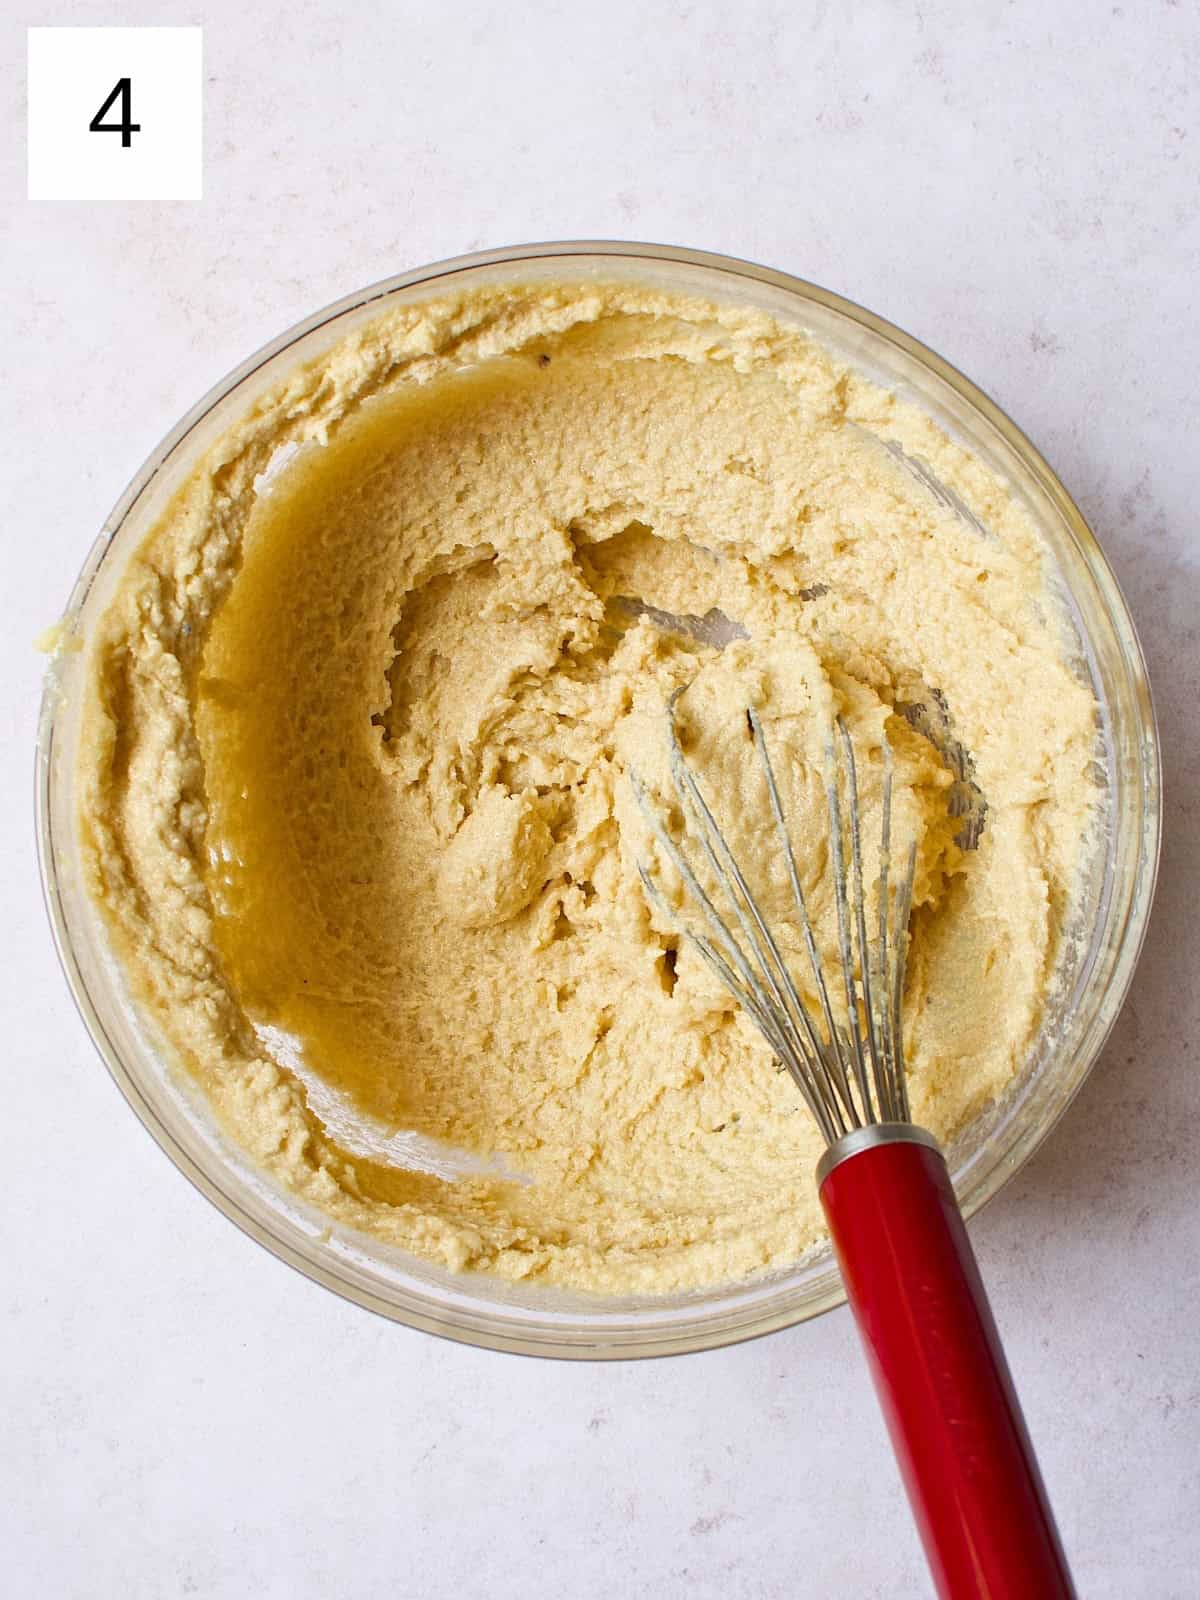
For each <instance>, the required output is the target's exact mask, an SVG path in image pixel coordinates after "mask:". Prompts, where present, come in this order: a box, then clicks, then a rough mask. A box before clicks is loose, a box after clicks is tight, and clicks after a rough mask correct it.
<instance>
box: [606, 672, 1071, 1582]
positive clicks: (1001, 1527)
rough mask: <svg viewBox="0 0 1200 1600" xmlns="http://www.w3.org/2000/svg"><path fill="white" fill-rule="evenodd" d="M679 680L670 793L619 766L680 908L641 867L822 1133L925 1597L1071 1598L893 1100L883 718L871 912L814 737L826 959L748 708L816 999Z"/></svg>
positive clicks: (896, 1006) (830, 773)
mask: <svg viewBox="0 0 1200 1600" xmlns="http://www.w3.org/2000/svg"><path fill="white" fill-rule="evenodd" d="M680 692H681V691H676V693H675V695H674V696H672V698H671V700H670V702H669V703H668V707H667V730H668V731H667V743H668V754H669V758H670V787H671V789H672V790H673V797H674V799H673V802H671V801H668V804H667V809H666V811H665V813H664V812H663V811H662V810H660V808H659V807H658V806H656V804H655V802H654V800H653V798H652V797H651V795H650V793H649V791H648V790H647V788H646V786H645V784H644V783H643V781H642V780H641V778H640V777H639V776H638V775H637V774H636V773H634V772H631V773H630V780H631V783H632V786H633V792H634V795H635V796H636V798H637V803H638V806H639V807H640V809H641V812H642V814H643V816H644V817H645V819H646V822H647V823H648V824H649V828H650V831H651V834H652V836H653V838H654V839H655V840H656V841H657V844H658V846H659V848H660V850H661V852H662V855H663V856H664V857H665V859H666V861H667V862H669V863H670V865H671V866H672V867H673V868H674V870H675V872H676V873H677V874H678V876H679V878H680V880H681V882H682V884H683V887H684V890H685V891H686V893H685V896H684V898H685V900H686V902H688V903H689V904H690V907H691V914H690V917H689V916H685V915H682V914H681V913H679V912H677V911H676V910H675V909H674V908H673V907H672V904H671V903H670V901H669V899H668V897H667V894H666V893H664V890H663V888H662V887H660V885H659V883H658V882H656V880H655V876H654V874H653V873H652V871H651V868H650V866H649V864H648V862H647V861H645V860H641V861H639V863H638V871H639V873H640V875H641V880H642V884H643V886H644V888H645V892H646V894H647V896H648V898H649V899H650V901H651V902H652V904H654V905H655V906H656V907H658V909H659V910H660V911H661V912H662V914H663V915H664V916H665V917H666V918H667V919H668V920H669V921H671V922H673V923H675V925H676V926H677V927H678V929H679V931H680V933H681V934H682V935H683V937H684V938H686V939H687V941H688V942H689V944H690V945H691V946H692V947H693V948H694V949H695V950H696V951H697V952H698V954H699V955H700V956H701V957H702V959H703V960H704V961H705V962H706V963H707V965H708V966H709V968H710V969H711V970H712V971H713V972H714V973H715V974H716V976H717V977H718V978H719V979H720V981H721V982H722V983H723V984H724V985H725V987H726V988H727V989H728V991H729V992H730V994H732V995H733V997H734V998H735V999H736V1001H737V1002H738V1004H739V1005H740V1006H741V1007H742V1009H743V1010H744V1011H745V1013H746V1015H747V1016H748V1017H749V1018H750V1019H751V1021H752V1022H753V1023H754V1025H755V1026H756V1027H757V1028H758V1029H759V1031H760V1032H761V1033H762V1035H763V1037H764V1038H765V1039H766V1041H767V1043H768V1044H769V1046H770V1047H771V1049H772V1050H773V1051H774V1053H775V1056H776V1057H777V1059H778V1060H779V1062H780V1063H781V1065H782V1066H783V1067H785V1068H786V1069H787V1071H788V1072H789V1073H790V1074H791V1076H792V1078H793V1079H794V1081H795V1083H796V1086H797V1087H798V1089H799V1090H800V1093H801V1095H802V1096H803V1098H804V1101H805V1103H806V1104H807V1106H808V1108H809V1110H810V1111H811V1112H812V1115H813V1118H814V1119H815V1121H816V1124H817V1126H818V1128H819V1129H820V1131H821V1134H822V1135H823V1137H824V1139H825V1143H826V1145H827V1147H828V1148H827V1149H826V1150H825V1153H824V1155H823V1156H822V1157H821V1160H820V1162H819V1163H818V1166H817V1184H818V1192H819V1194H820V1198H821V1205H822V1207H823V1209H824V1212H825V1217H826V1220H827V1221H828V1224H829V1232H830V1236H831V1238H832V1240H833V1245H834V1249H835V1250H836V1252H837V1258H838V1264H839V1266H840V1268H841V1273H842V1281H843V1283H844V1284H845V1288H846V1298H847V1299H848V1300H849V1302H850V1305H851V1307H852V1309H853V1311H854V1315H855V1318H856V1320H857V1322H858V1326H859V1331H860V1333H861V1334H862V1338H863V1344H864V1346H865V1348H866V1352H867V1356H868V1360H869V1363H870V1366H871V1369H872V1373H873V1376H874V1378H875V1385H876V1388H877V1390H878V1393H879V1397H880V1402H881V1404H882V1407H883V1412H884V1415H885V1417H886V1419H887V1422H888V1427H889V1430H890V1432H891V1436H892V1445H893V1448H894V1449H895V1452H896V1457H897V1460H898V1462H899V1465H900V1469H901V1473H902V1475H903V1477H904V1481H905V1485H906V1487H907V1489H908V1495H909V1499H910V1501H911V1503H912V1507H913V1512H914V1515H915V1518H916V1522H917V1527H918V1529H919V1531H920V1533H921V1537H922V1539H923V1541H924V1545H925V1553H926V1556H927V1558H928V1561H929V1565H930V1568H931V1570H932V1572H933V1577H934V1581H935V1583H936V1585H937V1589H938V1593H939V1595H941V1596H942V1597H943V1600H1031V1597H1032V1596H1035V1595H1036V1596H1037V1597H1038V1600H1073V1597H1074V1593H1075V1591H1074V1588H1073V1587H1072V1583H1071V1577H1070V1573H1069V1571H1068V1569H1067V1564H1066V1558H1065V1557H1064V1555H1063V1551H1062V1546H1061V1544H1060V1543H1059V1539H1058V1533H1057V1530H1056V1528H1055V1526H1054V1518H1053V1515H1052V1513H1051V1511H1050V1505H1049V1501H1048V1500H1047V1498H1046V1491H1045V1488H1044V1486H1043V1484H1042V1480H1041V1475H1040V1473H1039V1471H1038V1466H1037V1461H1036V1458H1035V1457H1034V1453H1033V1447H1032V1445H1031V1444H1030V1442H1029V1435H1028V1433H1027V1431H1026V1429H1025V1424H1024V1420H1023V1418H1022V1416H1021V1409H1020V1405H1019V1403H1018V1401H1017V1396H1016V1391H1015V1390H1014V1388H1013V1383H1012V1378H1011V1376H1010V1375H1009V1371H1008V1366H1007V1364H1006V1362H1005V1359H1004V1352H1003V1350H1002V1349H1001V1346H1000V1336H999V1334H998V1333H997V1331H996V1324H995V1321H994V1320H993V1318H992V1314H991V1309H990V1307H989V1306H988V1302H987V1295H986V1293H985V1292H984V1288H983V1283H982V1280H981V1279H980V1276H979V1269H978V1266H977V1264H976V1261H975V1257H974V1253H973V1252H972V1250H971V1243H970V1240H969V1239H968V1238H967V1232H966V1228H965V1227H964V1225H963V1220H962V1215H961V1213H960V1212H959V1209H958V1202H957V1199H956V1197H955V1193H954V1186H953V1184H952V1183H951V1181H950V1174H949V1170H948V1168H947V1166H946V1161H945V1158H944V1156H943V1155H942V1152H941V1148H940V1146H939V1144H938V1142H937V1140H936V1139H935V1138H934V1136H933V1135H932V1134H931V1133H929V1132H928V1131H927V1130H926V1129H924V1128H921V1127H918V1126H916V1125H915V1124H914V1123H913V1122H912V1120H911V1116H910V1108H909V1094H908V1084H907V1075H906V1068H905V1058H904V1027H903V1010H904V983H905V969H906V964H907V960H908V950H909V940H910V933H909V921H910V916H911V912H912V898H913V879H914V874H915V871H916V859H917V841H916V839H915V838H914V839H912V840H911V841H909V842H908V844H907V848H906V850H905V851H904V866H903V869H902V871H901V872H900V873H899V875H898V876H896V875H894V874H893V870H892V855H893V851H894V849H895V845H896V841H895V840H894V838H893V825H894V818H893V800H894V790H895V778H896V765H895V760H894V755H893V751H892V747H891V745H890V744H889V742H888V739H887V736H886V730H885V731H884V733H883V737H882V740H881V755H882V768H883V771H882V805H881V815H880V827H879V856H878V860H879V867H878V873H877V876H876V879H875V885H874V888H875V906H874V915H873V916H871V915H870V914H869V911H868V896H867V892H866V886H865V878H866V871H865V867H864V850H863V826H862V805H861V803H860V802H861V795H860V782H859V777H860V775H859V770H858V767H857V766H856V764H855V754H854V745H853V742H852V740H851V736H850V730H849V728H848V726H847V723H846V720H845V719H844V717H842V716H840V715H835V716H834V717H833V719H832V721H831V722H830V725H829V728H828V730H827V734H826V738H825V747H824V774H823V781H824V789H825V810H826V814H827V816H826V820H827V825H828V839H827V841H825V842H826V845H827V850H826V852H824V853H823V854H821V855H820V856H819V860H820V864H821V866H822V868H823V867H824V865H825V862H826V861H827V862H828V865H829V875H830V877H831V879H832V897H833V902H834V907H835V910H836V924H837V963H836V964H837V966H838V968H839V971H838V972H837V973H836V974H834V973H832V972H827V971H826V963H825V960H824V958H823V956H822V953H821V949H820V947H819V944H818V940H817V934H816V930H815V927H814V919H813V916H812V914H811V910H810V906H809V904H808V900H807V899H806V897H805V893H804V888H803V884H802V874H801V865H800V863H799V862H798V861H797V859H796V850H795V845H794V841H793V839H792V836H791V832H790V830H789V828H788V822H787V817H786V815H785V809H784V804H783V799H782V793H781V790H780V785H779V783H778V781H777V778H776V772H775V768H774V766H773V765H772V760H771V755H770V752H769V751H768V749H767V740H766V736H765V734H764V732H763V725H762V721H761V719H760V718H759V716H758V713H757V712H756V711H755V710H753V708H748V709H747V711H746V721H747V724H748V726H749V732H750V737H751V738H752V740H753V742H754V747H755V751H756V753H757V758H758V763H759V765H760V767H761V771H762V777H763V782H764V786H765V790H766V796H767V804H768V806H769V809H770V811H771V816H772V819H773V824H774V833H775V837H776V839H777V842H778V846H779V850H780V853H781V856H782V859H783V862H784V866H785V875H786V878H787V882H788V885H789V887H790V893H791V902H792V906H793V907H794V911H795V922H796V929H797V930H798V933H799V943H800V944H801V945H802V946H803V950H804V958H803V959H800V958H797V965H798V966H799V967H801V968H803V966H804V964H805V961H806V963H807V969H808V976H809V979H810V983H809V984H806V985H805V986H804V987H805V989H806V990H809V991H810V992H811V994H812V996H814V997H815V998H814V999H812V1000H811V1001H809V1000H806V998H805V993H803V992H802V987H801V984H800V982H799V981H798V979H797V976H796V974H795V973H793V971H792V970H791V967H790V966H789V963H788V961H787V959H786V958H785V955H784V948H783V947H784V945H785V944H788V943H790V944H791V945H792V946H793V947H794V946H795V944H796V942H797V941H796V938H795V933H794V932H793V937H792V939H791V940H790V941H788V940H785V939H784V938H783V937H782V933H781V931H780V930H779V929H778V928H777V927H773V926H772V923H771V921H770V920H769V919H768V916H767V914H766V912H765V911H764V909H763V899H762V897H761V891H760V893H759V894H756V893H755V891H754V890H753V889H752V888H751V886H750V884H749V882H748V881H747V876H746V872H745V870H744V868H743V865H742V864H741V863H740V862H739V861H738V859H737V857H736V855H735V853H734V851H733V849H732V848H731V846H730V844H729V841H728V838H727V836H726V834H725V832H724V831H723V830H722V828H721V826H720V824H719V823H718V822H717V819H716V816H715V814H714V810H713V807H712V806H711V805H710V804H709V801H708V800H707V798H706V797H705V794H704V792H703V790H702V788H701V785H700V781H699V779H698V778H697V776H696V774H695V773H694V772H693V770H692V767H691V765H690V764H689V762H688V760H687V758H686V757H685V755H684V752H683V748H682V745H681V744H680V739H679V731H678V728H677V726H676V721H675V706H676V702H677V701H678V698H679V693H680ZM898 709H899V708H898ZM901 714H903V713H901ZM920 736H921V735H920V732H919V730H917V731H916V732H914V734H913V737H920ZM676 805H677V807H678V814H676V813H675V806H676ZM818 810H819V805H818ZM680 818H682V828H680V827H679V820H680ZM765 825H766V824H765V818H764V826H765ZM826 915H827V916H828V913H826ZM826 942H828V941H826ZM833 964H834V963H833V961H832V960H831V961H830V962H829V965H830V967H832V966H833ZM839 991H840V992H839ZM843 1008H844V1009H843Z"/></svg>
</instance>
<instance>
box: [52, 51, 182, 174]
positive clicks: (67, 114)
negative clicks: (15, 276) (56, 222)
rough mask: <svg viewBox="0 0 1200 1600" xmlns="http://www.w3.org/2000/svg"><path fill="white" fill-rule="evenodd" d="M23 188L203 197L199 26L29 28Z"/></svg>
mask: <svg viewBox="0 0 1200 1600" xmlns="http://www.w3.org/2000/svg"><path fill="white" fill-rule="evenodd" d="M28 32H29V198H30V199H31V200H199V199H200V193H201V183H202V167H203V150H202V126H201V123H202V100H203V67H202V63H201V36H202V33H203V29H201V28H30V29H29V30H28Z"/></svg>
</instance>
